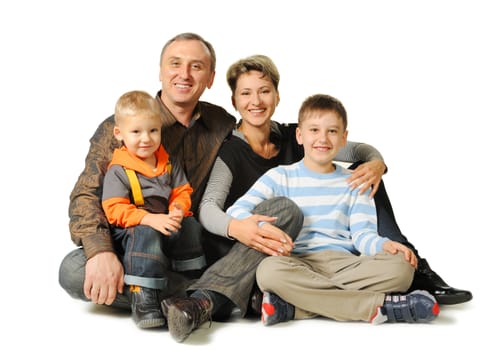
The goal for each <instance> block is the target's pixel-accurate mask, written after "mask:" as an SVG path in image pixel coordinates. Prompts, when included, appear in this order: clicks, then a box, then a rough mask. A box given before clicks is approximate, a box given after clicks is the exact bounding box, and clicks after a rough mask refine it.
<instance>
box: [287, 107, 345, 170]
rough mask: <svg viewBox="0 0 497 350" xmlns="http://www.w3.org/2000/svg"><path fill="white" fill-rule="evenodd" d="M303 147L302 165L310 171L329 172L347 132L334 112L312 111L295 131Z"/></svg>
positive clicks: (343, 144) (343, 143)
mask: <svg viewBox="0 0 497 350" xmlns="http://www.w3.org/2000/svg"><path fill="white" fill-rule="evenodd" d="M296 136H297V142H298V143H299V144H301V145H303V146H304V152H305V156H304V163H305V164H306V166H307V167H309V168H310V169H311V170H314V171H317V172H329V171H331V170H333V166H332V160H333V158H335V156H336V155H337V154H338V152H339V151H340V149H341V148H342V147H343V146H345V144H346V143H347V130H345V129H344V126H343V121H342V118H340V117H339V116H338V114H337V113H336V112H335V111H312V112H311V113H310V114H309V115H308V117H307V118H306V119H305V120H304V121H303V122H302V123H301V125H300V126H299V127H298V128H297V131H296Z"/></svg>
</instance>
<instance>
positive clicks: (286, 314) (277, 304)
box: [261, 292, 295, 326]
mask: <svg viewBox="0 0 497 350" xmlns="http://www.w3.org/2000/svg"><path fill="white" fill-rule="evenodd" d="M261 313H262V316H261V319H262V324H263V325H264V326H271V325H273V324H276V323H280V322H286V321H289V320H293V318H294V317H295V307H294V306H293V305H292V304H289V303H287V302H286V301H284V300H283V299H281V298H280V297H279V296H277V295H276V294H272V293H269V292H264V294H263V296H262V308H261Z"/></svg>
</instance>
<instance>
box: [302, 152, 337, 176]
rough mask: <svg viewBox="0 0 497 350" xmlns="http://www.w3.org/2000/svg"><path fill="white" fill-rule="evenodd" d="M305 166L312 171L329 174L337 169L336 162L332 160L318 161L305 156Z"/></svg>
mask: <svg viewBox="0 0 497 350" xmlns="http://www.w3.org/2000/svg"><path fill="white" fill-rule="evenodd" d="M304 166H305V167H306V168H307V169H309V170H310V171H312V172H315V173H319V174H329V173H332V172H334V171H335V170H336V166H335V164H333V162H332V161H330V162H329V163H328V162H326V163H318V162H315V161H313V160H312V159H309V158H307V157H305V156H304Z"/></svg>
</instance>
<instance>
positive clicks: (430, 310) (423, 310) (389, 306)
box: [371, 290, 440, 324]
mask: <svg viewBox="0 0 497 350" xmlns="http://www.w3.org/2000/svg"><path fill="white" fill-rule="evenodd" d="M439 313H440V308H439V306H438V303H437V301H436V299H435V297H434V296H433V295H431V294H430V293H428V292H427V291H425V290H415V291H413V292H411V293H409V294H389V295H387V296H386V297H385V301H384V303H383V306H379V307H378V309H377V312H376V314H375V315H374V316H373V317H372V318H371V323H372V324H380V323H383V322H392V323H393V322H407V323H424V322H430V321H433V320H434V319H435V318H436V317H437V316H438V314H439Z"/></svg>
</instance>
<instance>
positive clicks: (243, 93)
mask: <svg viewBox="0 0 497 350" xmlns="http://www.w3.org/2000/svg"><path fill="white" fill-rule="evenodd" d="M232 100H233V106H234V107H235V109H236V110H237V111H238V113H240V115H241V117H242V119H243V122H244V123H248V124H251V125H253V126H261V125H264V124H266V123H269V122H270V119H271V117H272V116H273V114H274V111H275V110H276V106H277V105H278V103H279V102H280V95H279V93H278V91H277V90H276V88H275V86H274V84H273V82H272V81H271V79H269V77H267V76H265V77H263V76H262V73H261V72H259V71H249V72H247V73H244V74H242V75H240V77H239V78H238V80H237V82H236V89H235V93H234V94H233V97H232Z"/></svg>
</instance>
